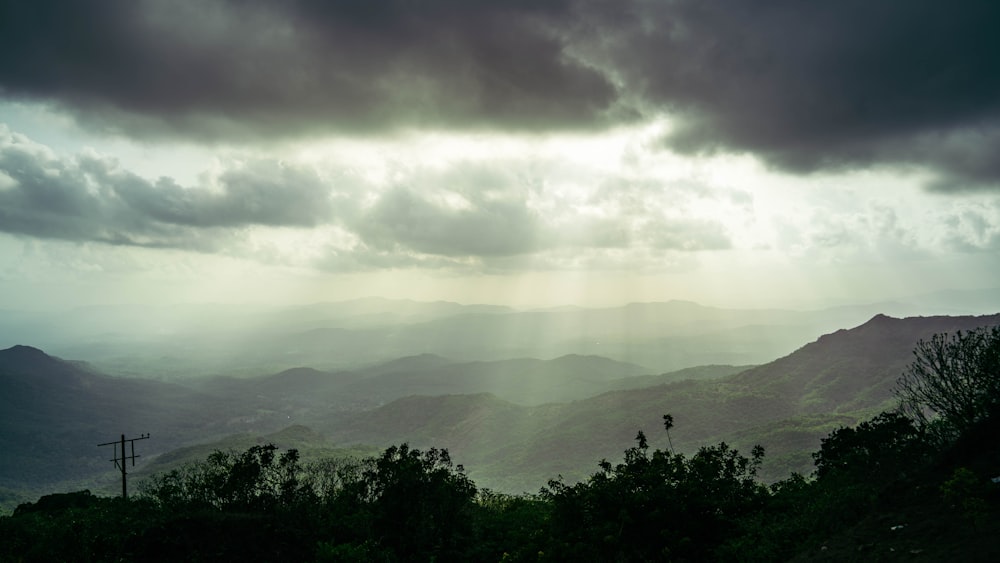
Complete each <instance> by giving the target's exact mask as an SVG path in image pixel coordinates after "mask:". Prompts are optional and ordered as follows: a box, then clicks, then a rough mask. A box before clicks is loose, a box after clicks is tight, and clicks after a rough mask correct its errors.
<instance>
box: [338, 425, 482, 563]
mask: <svg viewBox="0 0 1000 563" xmlns="http://www.w3.org/2000/svg"><path fill="white" fill-rule="evenodd" d="M343 477H344V479H343V480H344V482H343V484H342V486H341V488H340V490H339V491H337V492H336V493H335V494H334V496H333V497H332V498H330V499H329V502H330V505H331V507H332V508H333V510H334V512H335V513H337V514H339V515H340V516H341V517H342V521H341V522H342V523H343V522H348V523H349V524H348V525H346V526H344V525H343V524H341V525H340V526H337V527H338V528H340V529H341V531H342V533H343V532H346V535H347V537H348V538H349V539H351V540H353V542H355V543H357V542H362V541H367V542H370V543H374V544H375V545H378V546H380V547H381V548H382V549H384V550H386V551H388V552H389V553H390V554H393V555H395V556H396V557H398V558H402V559H406V558H413V559H417V560H427V559H432V558H435V557H437V558H444V559H447V560H451V559H455V558H457V556H458V553H459V552H460V550H461V549H462V547H463V544H464V542H466V541H469V540H470V539H471V537H472V526H471V524H472V517H473V512H474V501H475V497H476V486H475V484H473V482H472V481H471V480H469V479H468V477H466V476H465V475H464V474H463V472H462V467H461V466H458V467H455V466H454V465H453V464H452V462H451V458H450V457H449V455H448V452H447V450H439V449H437V448H431V449H430V450H427V451H426V452H421V451H420V450H417V449H411V448H410V447H409V446H408V445H406V444H403V445H401V446H393V447H390V448H389V449H387V450H385V452H384V453H383V454H382V455H381V456H379V457H378V458H369V459H367V460H365V461H363V462H362V463H361V465H360V466H359V468H356V469H353V470H352V471H350V472H347V473H344V475H343Z"/></svg>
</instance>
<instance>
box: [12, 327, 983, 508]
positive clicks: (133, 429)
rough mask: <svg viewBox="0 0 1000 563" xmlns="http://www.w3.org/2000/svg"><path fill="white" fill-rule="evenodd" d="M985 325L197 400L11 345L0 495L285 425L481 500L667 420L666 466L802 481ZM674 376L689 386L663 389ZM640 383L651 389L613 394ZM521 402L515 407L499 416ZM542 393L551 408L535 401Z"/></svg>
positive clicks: (381, 369)
mask: <svg viewBox="0 0 1000 563" xmlns="http://www.w3.org/2000/svg"><path fill="white" fill-rule="evenodd" d="M993 325H1000V315H988V316H978V317H974V316H965V317H913V318H904V319H898V318H892V317H888V316H884V315H876V316H875V317H873V318H871V319H870V320H868V321H867V322H865V323H863V324H862V325H860V326H857V327H855V328H852V329H846V330H837V331H835V332H832V333H830V334H826V335H823V336H821V337H819V338H818V339H816V340H815V341H814V342H811V343H809V344H806V345H805V346H801V347H800V348H799V349H798V350H796V351H795V352H793V353H791V354H788V355H786V356H783V357H781V358H779V359H777V360H774V361H772V362H769V363H767V364H763V365H760V366H756V367H751V368H749V369H742V368H735V367H726V366H715V367H711V366H707V367H705V368H699V369H694V370H688V371H686V372H680V373H678V374H664V375H661V376H653V375H647V374H648V370H644V369H643V368H641V367H639V366H635V365H633V364H627V363H623V362H616V361H614V360H610V359H607V358H601V357H594V356H586V355H579V354H577V355H568V356H562V357H558V358H555V359H552V360H537V359H520V360H504V361H477V362H462V361H456V360H451V359H448V358H445V357H442V356H437V355H433V354H422V355H416V356H409V357H404V358H398V359H396V360H393V361H390V362H385V363H382V364H376V365H370V366H367V367H363V368H358V369H356V370H352V371H346V370H342V371H324V370H316V369H312V368H294V369H291V370H285V371H282V372H280V373H277V374H274V375H272V376H266V377H260V378H249V379H247V378H215V379H211V380H206V381H204V382H203V383H200V384H198V385H197V386H183V385H177V384H167V383H163V382H160V381H153V380H147V379H132V378H122V377H109V376H107V375H104V374H101V373H100V372H98V371H96V370H94V369H92V368H91V367H89V366H87V365H86V364H83V363H79V362H70V361H65V360H60V359H58V358H54V357H52V356H49V355H47V354H45V353H44V352H42V351H41V350H39V349H37V348H31V347H27V346H15V347H13V348H10V349H7V350H0V448H2V451H4V452H5V456H3V457H2V459H0V486H9V485H11V484H16V483H22V482H31V483H35V484H44V483H46V482H54V481H58V480H61V479H67V478H93V476H95V475H101V474H103V475H107V474H110V473H113V467H111V464H110V463H108V462H107V461H106V459H105V457H104V456H103V455H101V452H98V451H97V450H96V444H97V443H99V442H102V441H107V440H108V439H113V438H114V437H116V436H117V435H119V434H120V433H122V432H125V433H127V434H133V433H141V432H151V433H152V434H153V439H152V440H150V441H149V443H148V444H147V443H144V444H143V447H144V448H147V449H144V455H149V456H153V455H155V454H156V453H161V452H166V451H169V450H171V449H174V448H177V447H181V446H185V445H194V444H198V443H205V442H210V441H212V440H218V439H222V438H223V437H225V436H229V435H232V434H236V433H246V432H250V433H252V434H253V435H267V434H268V433H271V432H275V431H277V430H279V429H281V428H284V427H288V426H291V425H295V424H298V425H306V426H308V427H310V428H312V429H314V430H316V431H318V432H320V433H321V434H323V435H325V436H328V437H330V439H331V440H332V442H333V443H336V444H341V445H345V444H348V445H349V444H354V443H359V444H370V445H374V446H385V445H388V444H391V443H400V442H403V441H407V442H410V443H411V444H413V445H414V446H417V447H427V446H438V447H446V448H449V449H450V450H452V454H453V457H454V459H456V461H458V462H460V463H464V464H465V465H466V466H467V467H468V468H469V471H470V475H471V476H473V477H474V478H475V479H477V481H481V484H483V485H486V486H491V487H496V488H500V489H502V490H511V491H519V490H534V489H537V487H539V486H540V485H541V484H543V483H544V482H545V479H548V478H552V477H555V476H557V475H560V474H562V475H565V476H566V477H567V478H568V479H574V478H578V477H582V476H583V475H585V474H587V473H589V472H590V471H592V470H593V468H594V467H595V463H596V462H597V461H598V460H600V459H601V458H602V457H606V458H609V459H615V458H617V457H618V456H619V455H620V452H621V451H622V450H623V449H624V448H625V447H628V446H629V445H630V444H631V443H632V439H633V438H634V436H635V433H636V432H637V431H638V430H640V429H642V430H644V431H646V433H647V436H648V437H649V438H650V442H651V443H652V444H654V445H665V440H666V438H665V436H664V435H663V433H662V431H661V430H660V429H661V423H662V421H661V419H660V417H661V416H662V415H663V414H665V413H670V414H672V415H674V418H675V422H676V426H675V428H674V430H672V431H671V437H672V438H673V444H674V445H675V446H676V447H677V448H678V449H679V450H683V451H691V450H693V449H695V448H697V447H698V446H700V445H703V444H707V443H714V442H716V441H718V440H727V441H729V442H731V443H733V444H735V445H737V446H739V447H741V448H744V449H746V448H749V447H750V446H751V445H752V444H754V443H757V442H761V443H763V445H764V446H765V447H766V448H767V449H768V457H767V463H768V464H769V465H768V466H767V467H766V471H765V474H767V475H770V476H779V477H780V476H784V475H787V471H789V470H791V469H796V470H808V469H809V466H810V463H811V460H810V459H809V458H808V452H810V451H813V450H815V449H816V447H817V446H818V443H819V439H820V438H821V437H823V436H825V435H826V434H827V433H828V432H829V431H830V430H831V429H832V428H834V427H836V426H837V425H841V424H849V423H853V422H854V421H856V420H858V419H860V418H863V417H866V416H870V415H871V414H873V413H875V412H877V411H878V410H879V409H881V408H885V407H886V406H889V405H890V404H891V400H892V388H893V386H894V384H895V381H896V378H897V377H898V376H899V375H900V373H901V372H902V370H903V369H904V368H905V366H906V365H907V364H908V363H909V361H910V360H911V358H912V349H913V347H914V345H915V344H916V342H917V341H918V340H919V339H921V338H929V337H930V336H931V335H933V334H934V333H938V332H948V331H954V330H971V329H973V328H976V327H979V326H993ZM685 373H686V374H688V375H690V376H691V377H692V378H691V379H688V380H684V381H676V380H674V379H675V378H678V377H684V375H681V374H685ZM664 381H666V382H665V383H664ZM518 382H519V383H520V384H521V385H520V387H518V385H513V384H514V383H518ZM526 382H527V383H530V384H531V385H524V383H526ZM646 382H649V383H656V385H653V386H643V387H639V388H628V387H629V383H635V384H636V385H642V384H644V383H646ZM189 383H191V382H190V381H189ZM623 387H624V388H623ZM532 393H536V394H535V395H534V396H533V397H534V399H533V400H522V404H515V403H514V402H512V401H511V400H510V399H517V398H518V397H519V396H520V397H521V399H524V398H525V397H529V398H530V396H531V395H532ZM556 394H558V395H559V396H560V397H561V399H560V400H559V401H558V402H550V401H549V400H548V399H549V398H550V397H551V396H553V395H556ZM373 395H374V398H373V397H372V396H373ZM380 403H384V404H381V406H379V405H380ZM362 409H370V410H362ZM39 436H44V437H45V441H44V444H43V443H42V442H41V441H40V439H39ZM42 446H44V447H42Z"/></svg>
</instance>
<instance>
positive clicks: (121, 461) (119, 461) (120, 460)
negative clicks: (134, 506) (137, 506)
mask: <svg viewBox="0 0 1000 563" xmlns="http://www.w3.org/2000/svg"><path fill="white" fill-rule="evenodd" d="M148 438H149V433H148V432H147V433H145V434H142V435H140V436H139V437H138V438H129V439H127V440H126V439H125V435H124V434H122V438H121V440H116V441H114V442H105V443H103V444H97V445H98V447H100V446H114V447H115V457H114V459H109V460H108V461H113V462H115V467H117V468H118V469H119V470H120V471H121V472H122V498H123V499H126V500H127V499H128V489H127V488H126V487H127V486H126V484H125V483H126V477H125V476H126V475H127V474H128V471H126V469H125V468H126V467H127V464H126V463H125V462H126V461H128V460H131V461H132V467H135V458H137V457H142V456H139V455H135V441H136V440H146V439H148ZM125 442H128V443H129V445H130V446H131V447H132V452H131V454H129V455H125ZM119 444H121V456H120V457H119V455H118V445H119Z"/></svg>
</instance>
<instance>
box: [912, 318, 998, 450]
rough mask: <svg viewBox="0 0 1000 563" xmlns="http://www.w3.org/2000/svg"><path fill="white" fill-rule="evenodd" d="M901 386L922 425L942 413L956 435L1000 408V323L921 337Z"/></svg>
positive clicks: (944, 422) (948, 428)
mask: <svg viewBox="0 0 1000 563" xmlns="http://www.w3.org/2000/svg"><path fill="white" fill-rule="evenodd" d="M913 354H914V356H915V359H914V361H913V363H911V364H910V365H909V367H908V368H907V369H906V371H905V372H904V373H903V376H902V377H900V379H899V381H898V385H897V388H896V393H897V395H898V396H899V398H900V400H901V402H902V407H903V409H904V411H905V412H906V413H907V414H908V415H910V416H911V417H913V418H914V420H916V421H917V422H918V423H919V424H920V425H921V426H926V425H927V423H928V422H930V421H931V420H933V419H935V418H937V419H939V425H941V426H943V429H944V430H945V431H946V433H947V434H951V435H955V434H960V433H962V432H963V431H965V430H967V429H969V428H971V427H972V426H974V425H975V424H977V423H978V422H980V421H982V420H985V419H986V418H988V417H989V416H990V415H991V414H992V413H994V412H997V410H998V407H1000V326H995V327H983V328H978V329H976V330H972V331H968V332H962V331H958V332H956V333H955V334H952V335H947V334H935V335H934V336H932V337H931V339H930V340H921V341H920V342H919V343H918V344H917V347H916V349H914V351H913Z"/></svg>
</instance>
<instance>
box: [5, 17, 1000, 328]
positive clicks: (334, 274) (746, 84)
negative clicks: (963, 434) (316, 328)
mask: <svg viewBox="0 0 1000 563" xmlns="http://www.w3.org/2000/svg"><path fill="white" fill-rule="evenodd" d="M998 21H1000V3H998V2H995V1H993V0H984V1H976V0H968V1H963V2H959V3H945V2H940V1H933V2H931V1H923V0H899V1H881V2H870V1H861V0H857V1H855V0H840V1H837V2H789V1H761V2H746V1H735V0H733V1H705V0H690V1H687V0H676V1H670V0H551V1H532V0H504V1H500V0H494V1H486V0H451V1H445V0H424V1H421V2H406V1H403V0H394V1H391V0H390V1H369V2H356V1H354V0H287V1H282V2H277V1H276V2H267V1H259V2H237V1H235V0H232V1H211V0H191V1H177V2H160V1H152V0H149V1H143V0H120V1H114V0H108V1H93V2H89V1H74V2H61V1H46V0H31V1H13V0H3V1H0V307H4V308H24V309H34V308H46V307H57V306H58V307H61V306H68V305H75V304H91V303H131V302H168V303H170V302H203V301H237V302H258V303H305V302H314V301H328V300H341V299H349V298H353V297H361V296H369V295H381V296H387V297H406V298H414V299H449V300H455V301H460V302H491V303H503V304H513V305H563V304H578V305H610V304H618V303H625V302H629V301H653V300H657V301H658V300H668V299H691V300H696V301H700V302H702V303H706V304H713V305H729V306H732V305H743V306H764V305H768V306H774V305H785V306H798V305H819V304H825V303H836V302H848V301H870V300H876V299H884V298H893V297H900V296H906V295H911V294H916V293H922V292H926V291H933V290H937V289H944V288H957V289H972V288H990V287H998V286H1000V282H997V279H998V274H1000V158H998V156H997V155H1000V57H997V56H996V53H998V52H1000V33H997V32H996V30H995V26H996V22H998Z"/></svg>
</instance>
